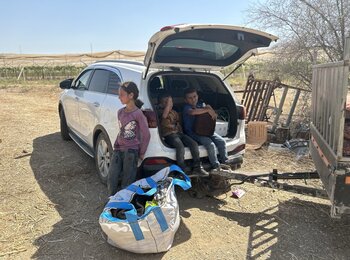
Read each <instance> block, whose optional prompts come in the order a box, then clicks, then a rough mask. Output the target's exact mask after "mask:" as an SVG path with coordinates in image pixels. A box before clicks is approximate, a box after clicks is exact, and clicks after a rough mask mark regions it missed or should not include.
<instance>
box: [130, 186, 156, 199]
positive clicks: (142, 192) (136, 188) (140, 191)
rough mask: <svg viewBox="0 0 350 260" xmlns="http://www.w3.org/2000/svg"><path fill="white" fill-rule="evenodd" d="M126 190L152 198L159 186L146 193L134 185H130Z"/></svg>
mask: <svg viewBox="0 0 350 260" xmlns="http://www.w3.org/2000/svg"><path fill="white" fill-rule="evenodd" d="M126 189H127V190H129V191H132V192H135V193H136V194H138V195H146V196H152V195H153V194H154V193H156V192H157V184H156V186H153V187H152V186H151V189H150V190H148V191H147V192H144V190H143V189H142V188H141V187H139V186H137V185H134V184H130V185H129V186H128V187H127V188H126Z"/></svg>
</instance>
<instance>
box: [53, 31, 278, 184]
mask: <svg viewBox="0 0 350 260" xmlns="http://www.w3.org/2000/svg"><path fill="white" fill-rule="evenodd" d="M275 40H277V37H275V36H273V35H271V34H267V33H264V32H261V31H257V30H253V29H248V28H244V27H235V26H227V25H194V24H184V25H176V26H167V27H164V28H162V29H161V30H160V31H159V32H157V33H156V34H154V35H153V36H152V37H151V39H150V40H149V43H148V50H147V53H146V55H145V59H144V62H143V63H141V62H134V61H124V60H106V61H99V62H95V63H94V64H91V65H89V66H88V67H87V68H85V69H84V70H83V71H82V72H81V73H80V74H79V75H78V76H77V77H76V78H75V79H67V80H64V81H62V82H61V83H60V87H61V88H62V89H64V91H63V92H62V94H61V96H60V100H59V104H58V111H59V115H60V123H61V135H62V138H63V139H64V140H70V139H73V140H74V141H75V142H76V143H77V144H78V145H79V146H80V147H81V148H82V149H83V150H84V151H85V152H86V153H87V154H89V155H90V156H91V157H94V158H95V161H96V167H97V172H98V175H99V177H100V179H101V181H102V182H103V183H106V180H107V175H108V169H109V165H110V157H111V155H112V149H113V146H112V144H113V143H114V141H115V139H116V137H117V134H118V132H119V129H118V123H117V111H118V109H120V108H122V107H123V105H122V104H121V102H120V100H119V98H118V88H119V86H120V84H121V83H122V82H125V81H134V82H135V83H136V84H137V86H138V87H139V91H140V95H139V98H140V99H141V100H142V101H143V102H144V105H143V107H142V110H143V111H144V114H145V115H146V117H147V119H148V124H149V128H150V132H151V141H150V143H149V146H148V149H147V152H146V154H145V158H144V160H143V161H142V162H140V164H139V170H140V172H142V174H143V176H148V175H150V174H152V173H154V172H155V171H157V170H159V169H161V168H163V167H164V166H167V165H169V164H172V163H176V156H175V154H176V152H175V149H174V148H172V147H169V146H168V145H166V144H165V142H164V141H163V140H162V138H161V137H160V133H159V128H158V125H159V118H158V117H157V108H158V104H157V102H158V101H157V97H158V95H159V94H161V93H163V92H164V91H166V92H168V93H170V94H171V96H172V97H173V101H174V108H175V109H177V110H178V111H179V112H181V111H182V106H183V105H184V89H185V88H187V87H195V88H196V89H197V90H198V95H199V99H201V100H203V101H204V102H205V103H206V104H210V105H211V106H212V107H213V108H214V109H215V110H216V112H217V114H218V119H217V125H216V132H217V133H218V134H220V135H221V136H223V137H224V138H225V140H226V145H227V151H228V154H229V161H230V164H231V165H233V166H239V165H240V164H241V163H242V161H243V154H244V151H245V142H246V140H245V133H244V118H245V112H244V107H242V106H241V105H240V104H239V102H238V101H237V99H236V98H235V96H234V92H233V90H232V88H231V87H230V85H229V84H228V83H227V82H225V80H224V76H223V75H222V74H221V73H220V72H219V70H220V69H222V68H224V67H226V66H228V65H231V64H239V63H240V62H241V61H242V60H244V59H246V58H247V57H249V56H250V55H251V54H252V53H253V52H254V51H255V50H256V48H258V47H267V46H269V45H270V43H271V41H275ZM199 150H200V157H201V160H202V163H203V166H204V168H206V167H209V161H208V158H207V151H206V149H205V148H204V146H199ZM185 160H186V161H187V162H188V160H191V153H190V150H189V149H188V148H186V151H185Z"/></svg>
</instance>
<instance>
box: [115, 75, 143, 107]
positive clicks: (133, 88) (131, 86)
mask: <svg viewBox="0 0 350 260" xmlns="http://www.w3.org/2000/svg"><path fill="white" fill-rule="evenodd" d="M120 87H121V88H122V89H123V90H124V91H125V92H126V93H128V94H130V93H133V94H134V100H135V105H136V106H137V107H138V108H141V107H142V105H143V102H142V101H141V100H140V99H138V97H139V89H138V88H137V85H136V84H135V83H134V82H132V81H126V82H124V83H123V84H122V85H121V86H120Z"/></svg>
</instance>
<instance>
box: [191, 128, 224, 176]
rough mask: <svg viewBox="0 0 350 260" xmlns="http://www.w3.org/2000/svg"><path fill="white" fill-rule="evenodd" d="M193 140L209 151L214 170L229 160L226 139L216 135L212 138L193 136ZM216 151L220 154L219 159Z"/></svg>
mask: <svg viewBox="0 0 350 260" xmlns="http://www.w3.org/2000/svg"><path fill="white" fill-rule="evenodd" d="M192 138H193V139H194V140H195V141H197V142H198V143H199V144H202V145H204V147H205V148H206V149H207V151H208V157H209V161H210V164H211V167H212V168H214V169H215V168H217V167H219V165H220V162H222V163H225V161H226V160H227V159H228V157H227V150H226V142H225V139H224V138H222V137H221V136H220V135H218V134H217V133H214V134H213V135H212V136H210V137H207V136H200V135H193V136H192ZM216 149H217V150H218V152H219V158H218V157H217V155H216Z"/></svg>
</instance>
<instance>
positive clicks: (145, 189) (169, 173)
mask: <svg viewBox="0 0 350 260" xmlns="http://www.w3.org/2000/svg"><path fill="white" fill-rule="evenodd" d="M175 185H178V186H180V187H182V188H183V189H184V190H187V189H189V188H191V182H190V179H189V177H188V176H187V175H186V174H185V173H184V172H183V171H182V170H181V168H179V167H178V166H177V165H172V166H170V167H166V168H164V169H162V170H160V171H159V172H157V173H156V174H154V175H153V176H151V177H148V178H144V179H141V180H138V181H136V182H134V183H133V184H131V185H130V186H128V187H127V188H125V189H123V190H121V191H119V192H117V193H116V194H115V195H114V196H111V197H110V200H109V202H108V203H107V204H106V206H105V208H104V210H103V212H102V213H101V215H100V219H99V223H100V226H101V228H102V230H103V232H104V233H105V234H106V235H107V237H108V240H107V241H108V243H110V244H111V245H113V246H116V247H118V248H121V249H124V250H127V251H130V252H134V253H158V252H164V251H167V250H169V249H170V248H171V246H172V243H173V240H174V235H175V233H176V231H177V229H178V227H179V225H180V214H179V204H178V201H177V199H176V195H175V189H174V187H175Z"/></svg>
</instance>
